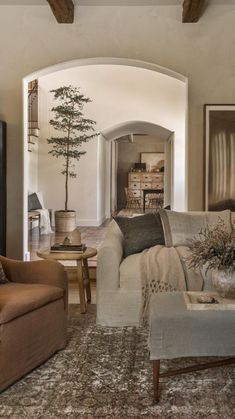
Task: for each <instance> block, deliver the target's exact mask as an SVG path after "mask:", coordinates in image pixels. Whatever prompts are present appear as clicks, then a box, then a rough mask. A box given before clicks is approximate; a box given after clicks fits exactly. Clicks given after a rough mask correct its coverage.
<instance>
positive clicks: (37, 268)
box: [0, 256, 68, 309]
mask: <svg viewBox="0 0 235 419" xmlns="http://www.w3.org/2000/svg"><path fill="white" fill-rule="evenodd" d="M0 261H1V263H2V266H3V269H4V271H5V273H6V276H7V278H8V279H9V280H10V281H11V282H18V283H30V284H44V285H53V286H55V287H59V288H62V289H63V290H64V299H65V305H66V309H67V305H68V282H67V276H66V272H65V271H64V268H63V266H62V265H61V264H60V263H59V262H56V261H52V260H37V261H32V262H22V261H17V260H12V259H8V258H5V257H3V256H0Z"/></svg>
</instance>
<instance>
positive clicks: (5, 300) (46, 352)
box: [0, 256, 68, 392]
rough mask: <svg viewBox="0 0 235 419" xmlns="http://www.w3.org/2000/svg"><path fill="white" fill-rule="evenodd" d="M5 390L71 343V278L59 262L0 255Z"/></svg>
mask: <svg viewBox="0 0 235 419" xmlns="http://www.w3.org/2000/svg"><path fill="white" fill-rule="evenodd" d="M0 261H1V263H2V265H3V269H4V272H5V274H6V276H7V278H8V279H9V281H10V282H9V283H6V284H1V285H0V392H1V391H2V390H4V389H5V388H6V387H8V386H9V385H10V384H12V383H13V382H15V381H16V380H18V379H19V378H20V377H22V376H23V375H24V374H26V373H27V372H29V371H31V370H32V369H33V368H35V367H36V366H38V365H40V364H41V363H43V362H44V361H46V360H47V359H48V358H49V357H50V356H51V355H52V354H54V353H55V352H56V351H58V350H59V349H62V348H64V347H65V345H66V324H67V305H68V302H67V296H68V293H67V278H66V274H65V272H64V269H63V267H62V266H61V265H60V264H59V263H58V262H54V261H35V262H19V261H13V260H10V259H7V258H4V257H2V256H0Z"/></svg>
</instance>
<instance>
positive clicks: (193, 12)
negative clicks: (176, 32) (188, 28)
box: [182, 0, 206, 23]
mask: <svg viewBox="0 0 235 419" xmlns="http://www.w3.org/2000/svg"><path fill="white" fill-rule="evenodd" d="M205 5H206V0H184V2H183V14H182V20H183V23H195V22H198V20H199V19H200V17H201V15H202V13H203V11H204V8H205Z"/></svg>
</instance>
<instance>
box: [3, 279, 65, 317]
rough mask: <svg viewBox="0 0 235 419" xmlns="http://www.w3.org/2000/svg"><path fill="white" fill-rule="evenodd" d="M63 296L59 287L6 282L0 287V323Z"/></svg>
mask: <svg viewBox="0 0 235 419" xmlns="http://www.w3.org/2000/svg"><path fill="white" fill-rule="evenodd" d="M62 297H63V290H62V289H61V288H59V287H54V286H51V285H42V284H19V283H17V284H16V283H13V282H11V283H8V284H4V285H2V286H1V288H0V324H3V323H7V322H9V321H11V320H13V319H15V318H17V317H19V316H22V315H23V314H26V313H28V312H30V311H33V310H35V309H37V308H39V307H42V306H44V305H46V304H48V303H50V302H51V301H55V300H58V299H60V298H62Z"/></svg>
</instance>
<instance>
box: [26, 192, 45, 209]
mask: <svg viewBox="0 0 235 419" xmlns="http://www.w3.org/2000/svg"><path fill="white" fill-rule="evenodd" d="M37 209H42V206H41V204H40V201H39V199H38V196H37V194H36V193H35V192H34V193H32V194H31V195H28V211H34V210H37Z"/></svg>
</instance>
